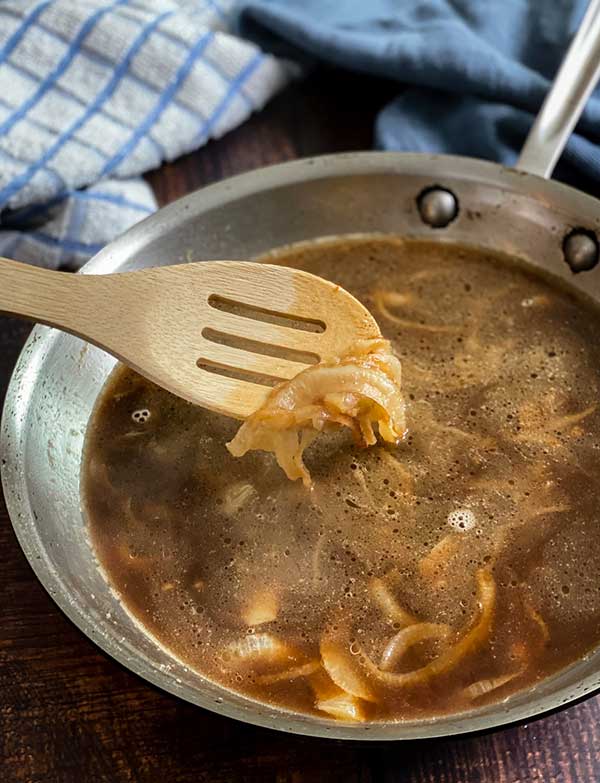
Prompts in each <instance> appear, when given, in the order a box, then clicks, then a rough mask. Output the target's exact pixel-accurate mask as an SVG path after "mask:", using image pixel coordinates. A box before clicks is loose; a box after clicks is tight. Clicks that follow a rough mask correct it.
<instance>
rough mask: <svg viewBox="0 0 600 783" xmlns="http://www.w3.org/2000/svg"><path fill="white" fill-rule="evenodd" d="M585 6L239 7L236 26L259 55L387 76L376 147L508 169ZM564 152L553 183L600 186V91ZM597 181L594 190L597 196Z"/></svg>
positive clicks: (521, 2)
mask: <svg viewBox="0 0 600 783" xmlns="http://www.w3.org/2000/svg"><path fill="white" fill-rule="evenodd" d="M586 5H587V2H586V0H553V1H552V2H551V1H549V0H487V1H486V2H482V0H404V2H402V1H401V0H339V1H338V0H241V2H240V3H239V7H238V23H237V29H238V30H239V32H240V34H241V35H243V36H244V37H245V38H250V39H252V40H254V41H255V42H256V43H257V44H258V45H260V46H261V47H262V48H263V49H265V50H267V51H271V52H275V53H277V54H278V55H283V56H286V57H295V58H296V59H298V60H302V61H304V62H311V61H315V60H321V61H324V62H327V63H330V64H333V65H336V66H342V67H343V68H346V69H352V70H355V71H361V72H364V73H369V74H374V75H377V76H382V77H386V78H387V79H394V80H396V81H398V82H399V83H401V84H402V86H403V89H402V92H401V93H400V94H399V96H398V97H397V98H396V100H394V101H393V102H392V103H391V104H389V105H388V106H386V107H385V108H383V109H382V111H381V113H380V114H379V117H378V119H377V123H376V129H375V140H376V144H377V146H379V147H381V148H384V149H394V150H410V151H416V152H451V153H456V154H461V155H472V156H477V157H483V158H489V159H492V160H496V161H500V162H502V163H505V164H508V165H511V164H513V163H514V162H515V159H516V155H517V151H518V149H519V147H520V146H521V144H522V142H523V140H524V138H525V135H526V133H527V130H528V129H529V127H530V126H531V123H532V122H533V117H534V114H535V113H536V112H537V111H538V109H539V107H540V106H541V103H542V101H543V99H544V96H545V95H546V92H547V91H548V88H549V86H550V82H551V81H552V79H553V77H554V75H555V73H556V70H557V68H558V65H559V63H560V61H561V60H562V57H563V55H564V54H565V52H566V50H567V48H568V45H569V41H570V39H571V37H572V36H573V34H574V32H575V31H576V30H577V26H578V24H579V22H580V20H581V17H582V16H583V13H584V11H585V7H586ZM578 131H579V133H580V134H581V135H575V136H573V137H572V138H571V140H570V142H569V144H568V147H567V150H566V152H565V155H564V160H563V163H566V164H567V166H566V167H565V166H564V165H563V168H562V171H561V172H559V174H560V175H561V176H562V177H563V178H567V179H574V178H576V179H577V182H578V183H579V184H580V186H587V187H592V188H593V185H594V180H596V181H597V180H600V148H599V147H598V143H599V142H600V93H598V91H596V93H595V97H593V98H592V99H591V100H590V101H589V103H588V106H587V107H586V110H585V112H584V114H583V116H582V119H581V121H580V123H579V126H578ZM597 187H598V184H596V188H597Z"/></svg>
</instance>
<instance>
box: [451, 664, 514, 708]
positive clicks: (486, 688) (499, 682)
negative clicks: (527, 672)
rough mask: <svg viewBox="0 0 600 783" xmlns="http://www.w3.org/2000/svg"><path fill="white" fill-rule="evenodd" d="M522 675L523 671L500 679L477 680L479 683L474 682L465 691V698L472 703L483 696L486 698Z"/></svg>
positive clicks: (502, 675)
mask: <svg viewBox="0 0 600 783" xmlns="http://www.w3.org/2000/svg"><path fill="white" fill-rule="evenodd" d="M521 674H523V669H519V670H518V671H516V672H512V673H511V674H501V675H500V676H499V677H490V678H488V679H484V680H477V682H473V683H471V685H467V687H466V688H464V689H463V691H462V693H463V696H465V697H466V698H467V699H470V700H471V701H475V699H480V698H481V697H482V696H486V695H487V694H488V693H491V692H492V691H495V690H497V689H498V688H501V687H502V686H503V685H506V683H508V682H510V681H511V680H514V679H516V678H517V677H520V676H521Z"/></svg>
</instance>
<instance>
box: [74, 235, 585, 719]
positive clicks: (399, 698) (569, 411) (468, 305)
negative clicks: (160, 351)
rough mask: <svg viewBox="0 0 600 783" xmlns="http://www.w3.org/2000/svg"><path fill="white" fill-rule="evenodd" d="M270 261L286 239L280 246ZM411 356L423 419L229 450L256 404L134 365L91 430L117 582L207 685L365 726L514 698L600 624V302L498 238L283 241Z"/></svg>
mask: <svg viewBox="0 0 600 783" xmlns="http://www.w3.org/2000/svg"><path fill="white" fill-rule="evenodd" d="M269 260H271V261H272V260H273V256H270V257H269ZM276 260H277V263H285V264H290V265H293V266H298V267H300V268H302V269H306V270H307V271H310V272H313V273H315V274H318V275H321V276H323V277H326V278H328V279H330V280H332V281H333V282H335V283H338V284H340V285H342V286H343V287H344V288H346V289H348V290H349V291H350V292H351V293H353V294H354V295H355V296H356V297H358V298H359V299H360V300H361V301H362V302H363V303H364V304H365V305H366V306H367V307H368V308H369V309H370V310H371V312H372V313H373V314H374V316H375V317H376V319H377V321H378V322H379V324H380V326H381V330H382V333H383V335H384V336H385V337H386V338H387V339H389V340H391V341H392V344H393V346H394V349H395V351H396V353H397V354H398V355H399V356H400V358H401V360H402V371H403V391H404V395H405V398H406V401H407V422H408V427H409V434H408V437H407V438H406V439H405V441H404V442H403V443H401V444H400V445H399V446H397V447H394V446H390V445H388V444H385V445H378V446H375V447H372V448H369V449H358V448H357V447H356V446H354V445H353V443H352V438H351V436H350V435H349V434H348V433H346V432H339V433H333V434H331V435H327V436H324V437H321V438H319V439H318V440H317V441H316V442H315V443H314V444H313V445H312V446H311V447H310V448H309V449H308V450H307V452H306V454H305V460H306V463H307V466H308V468H309V470H310V473H311V476H312V478H313V481H314V488H313V490H312V491H309V490H307V489H306V488H305V487H303V486H302V484H301V482H299V481H296V482H291V481H288V480H287V479H286V478H285V476H284V474H283V473H282V471H281V470H280V469H279V467H278V466H277V465H276V463H275V460H274V458H273V456H272V455H270V454H265V453H262V452H252V453H249V454H247V455H246V456H245V457H243V458H242V459H234V458H232V457H231V455H230V454H229V453H228V452H227V450H226V448H225V443H226V442H227V441H229V440H231V438H232V437H233V435H234V434H235V431H236V429H237V427H238V423H237V422H235V421H232V420H229V419H226V418H224V417H220V416H218V415H216V414H213V413H210V412H207V411H205V410H202V409H201V408H196V407H193V406H192V405H190V404H188V403H186V402H184V401H183V400H180V399H178V398H176V397H174V396H172V395H170V394H169V393H168V392H166V391H163V390H161V389H159V388H157V387H156V386H154V385H153V384H151V383H149V382H148V381H146V380H144V379H142V378H140V377H139V376H137V375H136V374H135V373H133V372H132V371H130V370H127V369H124V368H119V369H117V370H116V371H115V373H114V374H113V375H112V377H111V378H110V380H109V381H108V383H107V385H106V388H105V390H104V391H103V394H102V396H101V398H100V400H99V402H98V405H97V406H96V410H95V413H94V415H93V417H92V420H91V422H90V426H89V429H88V433H87V445H86V451H85V457H84V465H83V494H84V502H85V506H86V509H87V516H88V520H89V526H90V530H91V533H92V538H93V541H94V545H95V548H96V551H97V553H98V556H99V558H100V560H101V562H102V564H103V566H104V568H105V570H106V573H107V574H108V576H109V578H110V580H111V582H112V584H113V585H114V587H115V588H116V589H117V591H118V592H119V594H120V596H121V599H122V601H123V602H124V603H125V604H126V606H127V607H128V608H129V609H130V610H131V612H133V613H134V614H135V615H136V616H137V617H138V618H139V619H140V620H141V622H142V623H144V625H145V626H146V627H147V628H148V629H149V631H151V632H152V633H153V634H154V635H155V636H156V637H158V638H159V639H160V640H161V642H162V643H163V644H165V645H167V646H168V647H170V648H171V649H172V650H173V652H174V653H175V654H176V655H177V656H178V657H180V658H181V659H183V660H185V661H186V662H187V663H188V664H189V665H190V666H192V667H194V668H195V669H197V670H198V671H199V672H201V673H202V674H203V675H205V676H207V677H209V678H210V679H211V680H213V681H216V682H219V683H221V684H222V685H224V686H225V687H227V688H231V689H234V690H236V691H238V692H240V693H243V694H247V695H249V696H251V697H253V698H256V699H259V700H262V701H265V702H268V703H269V704H272V705H278V706H280V707H283V708H286V709H290V710H297V711H300V712H304V713H311V714H315V715H318V716H320V717H323V718H334V719H338V720H349V721H368V720H401V719H415V718H424V717H434V716H436V715H440V714H447V713H454V712H460V711H463V710H470V709H473V708H476V707H479V706H481V705H483V704H486V703H489V702H493V701H497V700H502V699H505V698H506V697H508V696H509V695H510V694H511V693H513V692H515V691H518V690H521V689H523V688H526V687H529V686H530V685H532V684H533V683H535V682H537V681H538V680H540V679H541V678H544V677H547V676H548V675H550V674H552V673H553V672H555V671H557V670H559V669H560V668H562V667H564V666H566V665H567V664H569V663H571V662H572V661H574V660H576V659H578V658H580V657H581V656H583V655H584V654H585V653H586V652H587V651H589V650H590V649H591V648H592V647H593V646H594V645H596V644H597V643H598V640H599V639H600V586H599V585H598V580H597V574H598V570H599V566H600V536H598V534H597V524H596V514H597V508H598V507H599V505H600V488H598V483H597V481H595V480H594V477H595V476H597V475H598V469H599V467H600V465H599V462H600V459H599V457H600V411H599V410H598V405H597V400H598V392H599V385H600V347H599V345H598V340H597V333H598V329H599V326H600V317H599V315H598V312H597V311H596V309H594V308H593V307H592V305H591V304H590V303H588V302H587V300H583V299H582V298H580V297H578V296H576V295H575V294H573V293H572V292H571V291H570V290H568V289H567V288H564V287H562V286H559V285H557V284H556V283H554V282H552V281H549V280H548V279H546V278H542V277H541V276H538V275H537V274H536V273H534V272H532V271H530V270H528V269H526V268H525V267H523V266H520V265H518V264H516V263H515V262H513V261H512V260H511V259H509V258H506V257H502V256H492V255H489V254H483V253H482V252H481V251H477V250H474V249H469V248H466V247H460V246H448V245H442V244H437V243H428V242H424V241H404V240H400V239H396V238H393V237H378V238H362V239H348V240H337V241H331V242H318V243H309V244H305V245H302V246H298V247H296V248H293V247H292V248H288V249H285V250H283V251H280V252H279V253H278V254H277V255H276Z"/></svg>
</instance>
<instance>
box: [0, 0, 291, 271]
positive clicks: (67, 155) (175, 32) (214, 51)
mask: <svg viewBox="0 0 600 783" xmlns="http://www.w3.org/2000/svg"><path fill="white" fill-rule="evenodd" d="M231 5H232V2H231V0H112V1H109V0H0V255H3V256H8V257H12V258H17V259H19V260H22V261H29V262H32V263H37V264H44V265H47V266H51V267H57V266H60V265H70V266H77V265H79V264H81V263H82V262H83V261H85V260H86V259H87V258H89V257H90V256H91V255H93V254H94V253H95V252H97V250H99V249H100V248H101V247H102V246H103V245H104V244H106V242H107V241H109V240H110V239H112V238H113V237H114V236H115V235H117V234H119V233H121V232H122V231H124V230H125V229H126V228H128V227H129V226H130V225H132V224H133V223H136V222H137V221H138V220H140V219H141V218H143V217H145V216H146V215H148V214H149V213H151V212H152V211H153V210H154V209H155V208H156V203H155V201H154V197H153V195H152V193H151V191H150V189H149V188H148V186H147V185H146V184H145V183H144V182H143V180H141V179H140V178H139V175H140V174H141V173H143V172H145V171H147V170H149V169H152V168H155V167H157V166H159V165H160V164H161V163H162V162H163V161H165V160H172V159H173V158H176V157H177V156H179V155H181V154H182V153H185V152H188V151H190V150H193V149H195V148H197V147H199V146H200V145H201V144H204V143H205V142H206V141H208V140H209V139H211V138H216V137H219V136H221V135H222V134H224V133H225V132H226V131H227V130H229V129H230V128H232V127H234V126H235V125H238V124H239V123H240V122H242V121H243V120H244V119H245V118H246V117H247V116H248V115H249V114H250V113H251V112H252V111H254V110H255V109H259V108H260V107H261V106H263V105H264V103H265V102H266V101H267V100H268V98H269V97H270V96H271V95H273V94H274V93H275V92H276V91H277V90H278V89H280V88H281V87H282V86H283V85H284V84H285V83H286V82H287V81H288V79H289V78H290V77H291V76H292V75H293V74H294V73H295V72H297V68H296V66H293V65H291V64H290V63H285V62H282V61H279V60H277V59H276V58H274V57H272V56H271V55H269V54H265V53H263V52H262V51H261V50H260V48H259V47H258V46H256V45H255V44H253V43H249V42H246V41H243V40H241V39H240V38H239V37H237V36H234V35H233V34H231V32H230V31H229V27H230V23H231V21H232V8H231Z"/></svg>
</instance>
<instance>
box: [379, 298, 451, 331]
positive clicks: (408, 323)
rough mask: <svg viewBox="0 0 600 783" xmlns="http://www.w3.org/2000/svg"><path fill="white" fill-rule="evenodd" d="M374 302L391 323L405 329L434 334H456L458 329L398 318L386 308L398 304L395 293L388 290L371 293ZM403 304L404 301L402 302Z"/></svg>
mask: <svg viewBox="0 0 600 783" xmlns="http://www.w3.org/2000/svg"><path fill="white" fill-rule="evenodd" d="M373 298H374V299H375V304H376V306H377V307H378V308H379V310H380V311H381V313H382V315H383V316H385V318H387V319H388V320H389V321H392V323H395V324H397V325H398V326H402V327H404V328H405V329H415V330H417V331H420V332H432V333H434V334H439V333H441V334H456V333H457V332H459V331H460V328H459V327H458V326H450V325H444V324H422V323H420V322H419V321H412V320H410V319H407V318H398V316H397V315H394V314H393V313H391V312H390V311H389V309H388V307H389V306H391V307H394V305H396V306H397V305H398V304H399V302H398V299H397V294H395V293H394V292H389V291H375V292H374V294H373ZM404 304H405V302H404Z"/></svg>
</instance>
